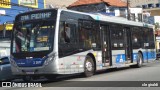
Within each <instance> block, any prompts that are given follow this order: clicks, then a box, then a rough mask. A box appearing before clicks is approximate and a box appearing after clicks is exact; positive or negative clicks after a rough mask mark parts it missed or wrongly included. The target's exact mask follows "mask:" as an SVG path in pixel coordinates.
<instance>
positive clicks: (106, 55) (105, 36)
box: [100, 25, 112, 66]
mask: <svg viewBox="0 0 160 90" xmlns="http://www.w3.org/2000/svg"><path fill="white" fill-rule="evenodd" d="M100 30H101V45H102V63H103V66H111V65H112V57H111V50H110V48H111V47H110V46H111V45H110V31H109V27H108V26H106V25H101V27H100Z"/></svg>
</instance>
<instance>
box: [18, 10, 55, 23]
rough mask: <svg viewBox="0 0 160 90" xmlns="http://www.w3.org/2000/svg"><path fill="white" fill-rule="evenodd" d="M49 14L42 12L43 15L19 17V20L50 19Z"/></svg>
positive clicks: (35, 14)
mask: <svg viewBox="0 0 160 90" xmlns="http://www.w3.org/2000/svg"><path fill="white" fill-rule="evenodd" d="M51 15H52V13H51V12H43V13H34V14H27V15H23V16H20V18H19V20H21V21H26V20H35V19H46V18H51Z"/></svg>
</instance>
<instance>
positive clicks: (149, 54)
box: [143, 51, 156, 60]
mask: <svg viewBox="0 0 160 90" xmlns="http://www.w3.org/2000/svg"><path fill="white" fill-rule="evenodd" d="M143 59H144V60H151V59H156V52H155V51H150V52H143Z"/></svg>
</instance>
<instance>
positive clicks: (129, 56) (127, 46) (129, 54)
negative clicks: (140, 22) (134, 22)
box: [124, 28, 132, 63]
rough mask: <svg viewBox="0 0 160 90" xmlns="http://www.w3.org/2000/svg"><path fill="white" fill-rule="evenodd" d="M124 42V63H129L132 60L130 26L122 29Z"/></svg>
mask: <svg viewBox="0 0 160 90" xmlns="http://www.w3.org/2000/svg"><path fill="white" fill-rule="evenodd" d="M124 42H125V56H126V63H131V62H132V44H131V31H130V28H125V29H124Z"/></svg>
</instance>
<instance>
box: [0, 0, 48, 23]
mask: <svg viewBox="0 0 160 90" xmlns="http://www.w3.org/2000/svg"><path fill="white" fill-rule="evenodd" d="M43 8H45V0H0V25H2V24H4V23H6V22H12V21H13V20H14V18H15V16H16V15H17V14H19V13H22V12H26V11H30V10H34V9H43Z"/></svg>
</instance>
